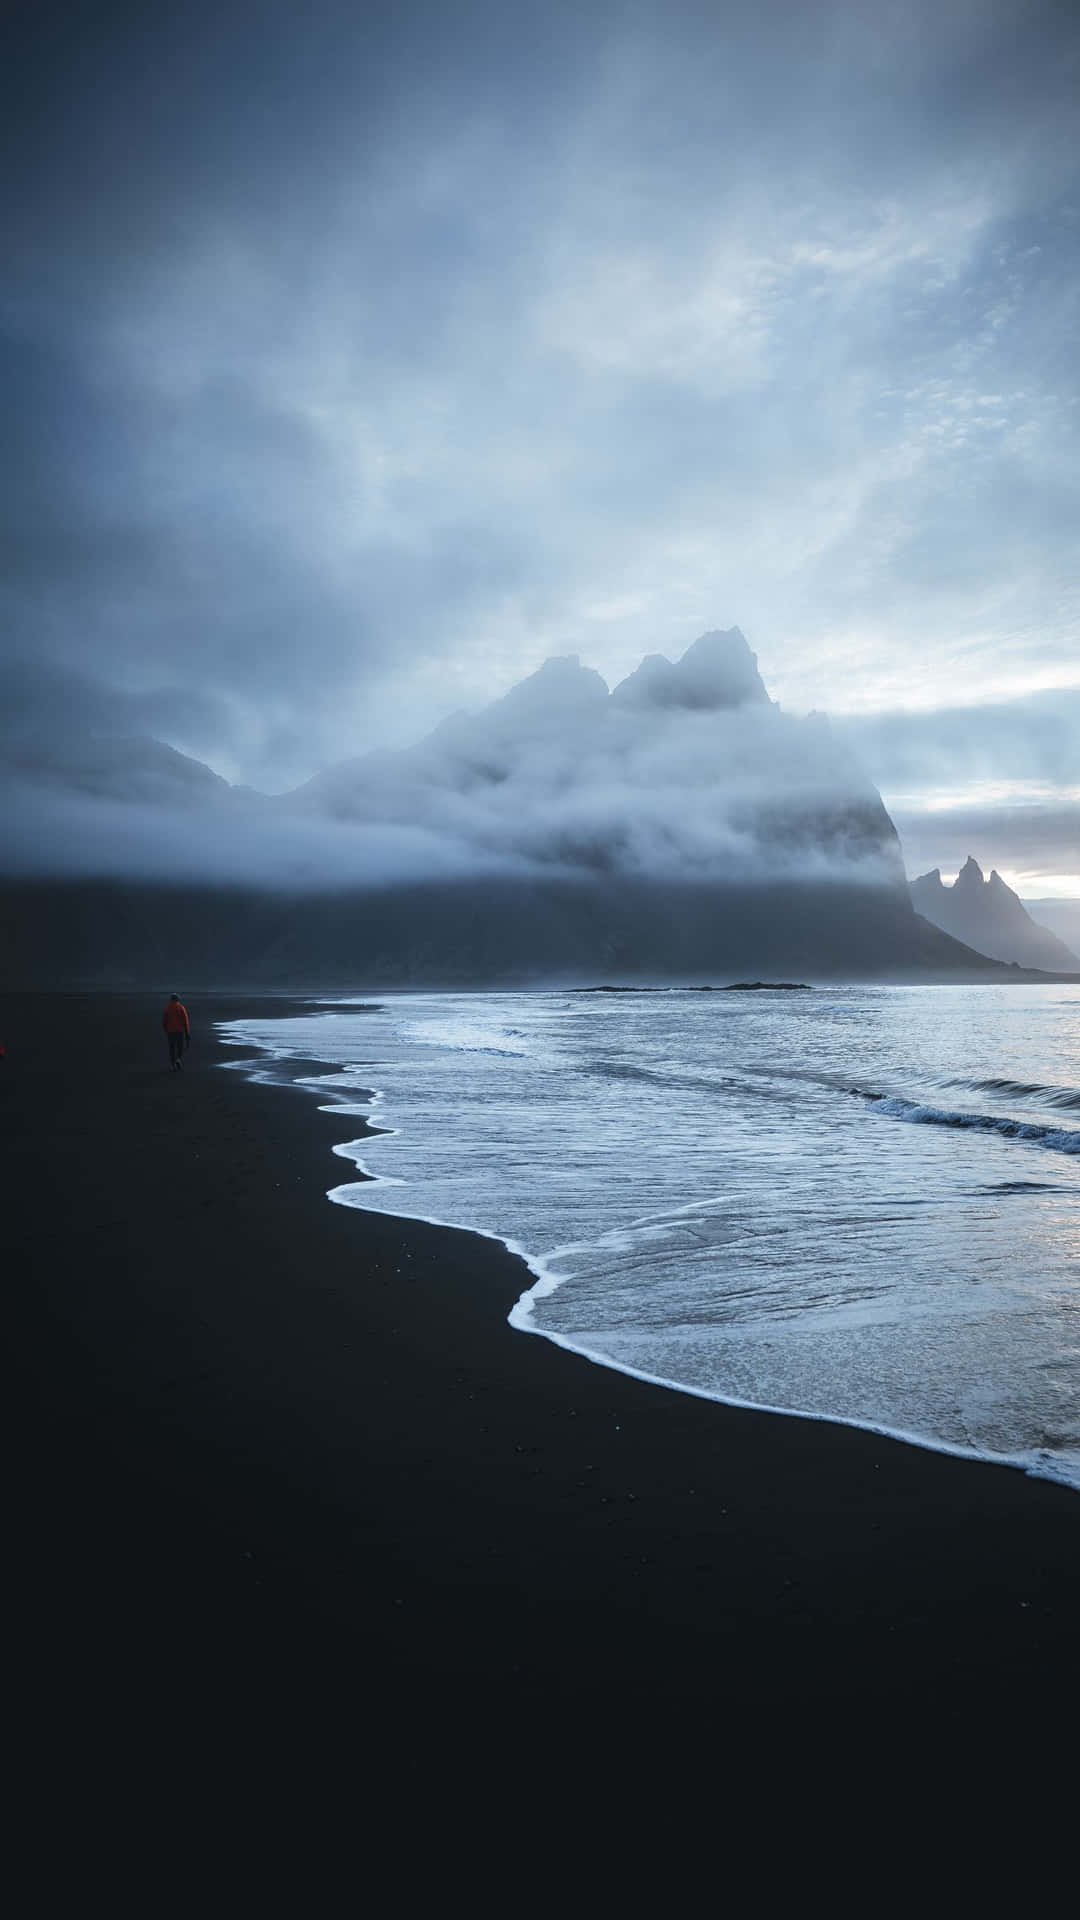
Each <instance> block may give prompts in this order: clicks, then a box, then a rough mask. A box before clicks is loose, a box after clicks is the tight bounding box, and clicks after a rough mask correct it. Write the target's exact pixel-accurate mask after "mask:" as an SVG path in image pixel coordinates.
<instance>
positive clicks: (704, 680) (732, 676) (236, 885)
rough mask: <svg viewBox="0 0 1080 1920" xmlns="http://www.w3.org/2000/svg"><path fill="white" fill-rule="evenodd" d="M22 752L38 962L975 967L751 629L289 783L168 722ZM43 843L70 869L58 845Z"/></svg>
mask: <svg viewBox="0 0 1080 1920" xmlns="http://www.w3.org/2000/svg"><path fill="white" fill-rule="evenodd" d="M18 756H19V757H18V758H17V760H13V759H12V757H11V756H10V755H9V757H8V765H7V771H6V773H4V774H3V775H2V777H3V778H4V779H5V781H6V782H7V783H8V797H9V798H10V799H11V801H12V803H13V804H12V808H11V809H9V811H10V812H11V814H12V817H15V816H17V829H18V827H22V828H23V829H24V830H25V834H26V836H30V835H32V834H36V835H37V836H38V843H39V846H40V848H41V852H40V854H39V861H38V864H39V869H40V868H42V867H43V868H44V874H45V875H46V876H47V877H38V874H37V872H36V871H35V868H34V866H33V863H32V861H31V860H27V859H24V860H23V861H22V864H21V867H19V868H17V869H16V871H18V872H19V873H20V874H21V878H20V879H19V880H18V881H17V882H15V883H13V884H12V885H11V886H9V887H8V888H6V890H5V891H6V909H7V910H6V912H5V915H4V919H3V923H2V925H0V967H2V969H3V972H4V974H5V975H6V977H7V979H8V980H18V981H21V982H26V981H32V982H35V983H36V984H40V985H56V984H65V983H72V984H74V983H79V984H94V983H97V984H103V985H105V984H108V985H124V984H130V983H139V982H142V981H144V980H152V981H156V982H159V983H160V984H161V985H164V986H166V987H172V986H174V985H177V984H181V985H182V984H186V985H187V986H189V987H194V986H197V985H200V984H202V985H210V984H219V985H243V984H251V985H259V986H285V987H288V986H302V987H316V986H324V985H325V986H330V985H332V986H347V987H351V986H356V985H359V984H364V985H370V986H372V987H378V986H381V985H386V986H407V985H431V986H439V985H446V986H484V985H491V984H507V985H509V984H521V983H527V982H539V981H545V980H552V981H556V980H557V981H566V982H575V983H589V982H591V981H596V980H598V979H600V980H622V981H648V980H684V981H688V982H695V981H696V982H699V983H703V982H707V981H712V982H716V983H720V982H723V981H724V980H725V979H738V978H742V979H748V978H754V977H758V978H763V977H780V978H785V979H799V978H809V979H815V978H821V979H825V978H828V979H837V978H867V977H878V978H880V977H912V976H916V977H923V978H942V977H944V978H960V977H964V978H985V977H990V978H993V977H996V976H997V975H998V973H999V972H1000V968H999V966H998V963H997V962H996V961H995V960H992V959H987V958H986V957H985V956H984V955H983V954H982V953H980V952H977V951H974V950H973V949H972V947H971V946H970V945H965V944H960V943H958V941H957V940H956V939H954V938H951V937H950V936H949V934H948V933H946V932H943V931H941V930H940V929H939V928H938V927H937V926H936V925H932V924H930V922H929V920H928V919H926V918H923V917H921V916H920V914H919V913H917V912H916V911H915V910H914V908H913V905H912V900H911V897H910V896H909V892H908V887H907V882H906V878H905V874H904V868H903V861H902V857H901V851H900V845H899V841H898V839H897V835H896V830H895V828H894V826H893V823H892V821H891V819H890V818H889V815H888V812H887V811H886V808H885V806H884V804H883V802H882V800H881V796H880V794H879V793H878V792H877V790H876V789H875V788H874V786H873V785H872V783H871V782H870V781H869V780H868V779H867V777H866V775H865V774H864V773H863V772H862V770H861V769H860V768H859V767H858V766H857V764H856V763H855V762H854V761H853V760H852V759H851V758H850V756H849V755H848V753H847V752H846V750H845V749H844V748H843V747H842V746H841V745H840V744H839V743H838V742H837V740H836V738H835V736H834V735H833V733H832V731H831V729H830V727H829V725H828V722H827V721H826V720H825V719H824V718H823V717H822V716H814V715H811V716H810V717H808V718H799V717H796V716H792V715H789V714H786V713H784V712H783V711H782V710H781V708H780V707H779V706H778V705H777V704H776V703H775V702H773V701H772V700H771V699H770V698H769V695H768V692H767V690H766V687H765V685H764V682H763V680H762V678H761V675H760V673H759V671H758V664H757V659H756V656H755V655H754V653H753V652H752V651H751V649H750V647H749V645H748V643H747V641H746V638H745V636H744V635H743V634H742V633H741V632H740V631H739V629H738V628H737V627H733V628H729V629H727V630H726V631H714V632H710V633H706V634H703V635H702V636H701V637H700V639H698V640H696V641H695V642H694V643H693V645H692V646H690V647H689V648H687V650H686V651H685V652H684V654H683V655H682V657H681V658H680V659H679V660H677V661H671V660H668V659H666V658H665V657H664V656H663V655H660V654H651V655H649V656H647V658H646V659H645V660H643V661H642V662H641V664H640V666H639V667H638V668H637V669H636V670H635V672H633V673H631V674H630V675H628V676H627V678H626V679H625V680H623V681H622V682H621V683H620V684H619V685H618V686H616V687H615V689H614V691H612V692H609V690H608V687H607V685H606V683H605V682H604V680H603V679H602V677H601V676H600V675H599V674H598V673H595V672H594V671H593V670H592V669H591V668H588V667H585V666H583V665H582V664H581V662H580V660H579V658H578V657H577V656H576V655H574V654H568V655H561V656H557V657H555V658H553V659H550V660H548V661H546V662H545V663H544V665H543V666H542V667H540V668H539V669H538V670H537V672H535V673H533V674H531V675H529V676H528V678H527V679H525V680H523V681H521V682H520V683H519V684H518V685H517V686H515V687H513V688H511V689H510V691H509V692H508V693H506V694H504V695H503V696H502V697H501V698H500V699H497V700H495V701H493V702H492V703H491V704H490V705H489V706H487V707H485V708H483V709H482V710H481V711H480V712H478V713H474V714H457V715H454V716H451V717H450V718H448V719H447V720H445V721H444V722H443V723H442V724H441V725H440V726H438V727H436V728H435V730H434V731H433V732H432V733H431V734H429V735H428V736H427V737H426V738H425V739H423V740H420V741H419V742H417V743H416V744H415V745H414V746H411V747H406V748H401V749H392V750H391V749H379V750H376V751H374V752H370V753H367V754H363V755H361V756H359V757H358V758H356V759H353V760H347V761H343V762H340V763H338V764H337V765H335V766H332V767H328V768H327V769H325V770H324V771H323V772H322V773H320V774H317V775H316V776H315V777H314V778H313V779H312V780H309V781H307V782H305V783H304V785H303V786H301V787H298V788H296V789H294V790H293V791H292V792H289V793H285V794H280V795H277V796H273V797H270V796H266V795H260V794H255V793H252V792H250V791H248V790H242V789H239V788H235V787H230V786H229V785H228V784H227V783H225V782H223V781H221V780H220V779H219V778H218V776H216V775H214V774H213V773H212V772H211V771H210V769H208V768H205V767H203V766H202V765H201V763H200V762H197V761H193V760H188V759H187V758H186V757H185V756H183V755H178V754H174V752H173V750H172V749H171V748H169V747H166V746H164V745H162V744H161V743H160V742H153V741H151V742H147V741H146V740H138V739H135V738H134V737H132V736H127V737H122V736H121V737H115V738H113V737H110V739H109V741H108V744H107V745H106V746H103V745H102V741H101V739H100V738H99V737H98V736H97V735H96V734H93V733H91V732H90V730H87V733H86V737H85V738H82V737H79V738H76V737H75V736H74V735H73V734H71V733H70V732H69V733H68V734H67V735H65V737H64V739H63V740H62V741H57V742H55V743H54V745H53V749H48V748H45V747H43V746H42V745H41V743H40V742H37V743H36V744H33V745H32V746H31V747H30V748H28V746H27V741H26V738H25V737H24V738H23V739H22V741H21V744H20V745H19V748H18ZM46 857H47V858H48V860H49V861H51V863H52V864H51V865H45V864H44V862H45V860H46Z"/></svg>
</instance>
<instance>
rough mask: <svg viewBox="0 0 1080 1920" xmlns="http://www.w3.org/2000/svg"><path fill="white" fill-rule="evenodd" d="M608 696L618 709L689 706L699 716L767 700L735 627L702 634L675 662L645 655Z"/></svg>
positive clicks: (754, 661) (754, 663)
mask: <svg viewBox="0 0 1080 1920" xmlns="http://www.w3.org/2000/svg"><path fill="white" fill-rule="evenodd" d="M611 697H612V699H613V700H615V701H617V702H618V704H619V705H620V706H632V707H687V708H690V709H692V710H697V711H700V712H703V713H713V712H717V711H719V710H721V709H723V708H731V707H742V706H746V705H747V704H750V703H753V704H755V705H758V706H760V705H762V704H768V702H769V696H768V693H767V692H766V690H765V683H764V681H763V680H762V678H761V675H760V673H759V672H758V664H757V655H756V654H755V653H752V652H751V650H750V647H749V644H748V642H747V640H746V636H745V635H744V634H743V633H741V632H740V631H739V628H738V627H729V628H728V629H727V631H726V632H721V631H720V630H719V629H714V630H713V631H712V632H711V633H703V634H702V635H701V636H700V638H699V639H697V640H695V641H694V643H693V645H692V646H689V647H687V649H686V652H685V653H684V654H683V656H682V658H681V659H680V660H679V661H677V662H676V663H674V664H673V663H672V661H670V660H669V659H668V658H667V656H666V654H663V653H649V654H646V656H645V658H644V660H643V661H642V662H641V665H640V666H639V667H637V668H636V669H635V671H634V672H633V673H631V674H629V675H628V676H627V678H626V679H625V680H622V681H620V683H619V685H618V686H617V687H616V688H615V691H614V693H613V694H612V696H611Z"/></svg>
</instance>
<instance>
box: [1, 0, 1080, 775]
mask: <svg viewBox="0 0 1080 1920" xmlns="http://www.w3.org/2000/svg"><path fill="white" fill-rule="evenodd" d="M21 20H22V26H21V37H22V58H21V60H19V59H11V60H9V62H8V68H7V71H8V76H9V79H8V86H9V98H8V101H7V111H6V113H5V115H4V116H3V139H4V142H5V158H6V165H5V167H4V178H5V180H6V182H7V185H6V188H5V190H4V192H5V200H4V213H5V233H6V246H5V252H6V265H7V269H8V271H7V276H6V292H5V295H4V298H3V301H2V303H0V322H2V325H3V329H4V335H5V338H6V341H7V347H8V353H7V360H6V366H7V372H6V376H5V383H4V387H3V393H2V397H3V400H4V403H5V413H6V414H7V416H8V418H9V419H10V420H11V422H12V432H13V434H14V436H15V437H16V439H17V448H16V458H15V459H14V460H13V462H12V463H11V468H10V471H9V476H8V479H7V482H6V483H5V490H4V494H3V498H2V500H0V506H2V508H3V521H4V532H3V535H2V541H3V546H2V554H3V560H4V607H3V612H4V621H5V630H6V632H7V634H8V636H9V638H8V640H7V641H6V642H5V644H6V645H7V646H9V647H10V649H11V652H12V655H13V657H14V658H15V660H16V661H17V663H22V664H19V665H17V668H16V670H15V680H14V681H13V682H12V686H11V690H10V692H9V695H8V698H9V699H10V700H11V701H12V702H13V703H14V701H15V699H16V693H17V689H18V688H19V687H21V693H18V699H19V701H20V702H21V707H20V711H24V710H25V709H26V706H27V703H28V702H29V703H31V704H32V703H33V700H37V699H39V696H40V699H39V706H40V711H41V715H42V723H43V724H47V721H48V716H49V711H50V701H52V702H54V703H55V708H54V710H55V712H56V714H57V715H58V716H59V715H60V713H61V712H62V713H64V714H68V713H74V714H75V715H76V716H79V715H80V714H81V716H82V717H83V718H84V719H85V720H86V721H87V723H88V724H89V723H90V721H91V719H92V717H93V726H94V727H95V728H97V729H98V730H99V731H104V732H106V733H111V732H115V731H117V730H123V729H124V728H127V729H129V730H131V731H134V732H139V733H142V732H152V733H156V734H157V735H158V736H159V737H160V738H162V739H164V740H167V741H169V742H171V743H172V744H173V745H176V746H180V747H182V748H184V749H185V750H187V751H189V752H191V753H194V754H197V755H200V756H203V757H205V758H207V759H209V760H211V761H212V762H213V763H214V764H215V765H216V766H219V767H221V768H222V769H223V770H225V771H227V772H228V773H230V775H233V776H234V777H238V778H242V779H247V780H251V781H253V782H254V783H256V784H260V785H265V786H267V787H268V788H276V787H281V786H284V785H286V784H288V783H289V782H290V781H293V780H296V779H298V778H300V777H302V776H304V775H306V774H308V773H310V772H311V771H313V770H314V769H315V768H316V767H317V766H318V765H319V764H321V763H322V762H324V761H326V760H328V759H332V758H334V757H337V756H338V755H341V754H344V753H346V752H347V751H349V750H350V749H355V748H359V747H364V746H367V745H370V744H373V743H374V742H375V741H377V740H378V739H380V738H381V737H383V736H384V735H389V736H390V737H391V738H394V739H399V740H405V739H408V738H409V737H411V736H415V735H417V734H419V733H421V732H423V731H424V729H425V727H426V726H427V725H428V724H429V723H430V722H431V721H432V720H434V719H435V718H437V717H438V715H439V714H440V713H441V712H445V711H446V710H448V709H449V708H451V707H455V706H458V705H461V704H463V703H466V702H470V703H476V704H479V703H480V702H481V701H482V700H483V699H484V698H486V697H490V695H491V694H492V693H495V692H499V691H501V690H502V689H503V688H505V687H506V686H507V685H508V684H510V682H512V681H513V680H515V679H518V678H519V677H520V676H521V674H522V673H523V672H525V671H527V670H528V669H529V668H530V667H532V666H534V665H536V664H537V662H538V660H539V659H540V658H541V657H542V656H543V655H544V654H545V653H548V652H559V651H563V650H565V647H566V646H567V645H570V646H574V647H578V646H580V649H581V651H582V653H583V654H584V655H585V656H586V657H588V658H589V659H592V660H595V661H596V663H597V664H598V665H599V666H601V667H602V668H604V669H605V670H606V671H608V672H609V673H610V674H611V677H613V678H617V677H618V676H619V674H620V673H621V672H623V671H626V670H627V669H628V668H629V667H630V666H632V665H633V664H634V662H635V660H636V659H637V658H638V657H639V656H640V654H641V653H643V652H645V651H647V650H650V649H651V648H655V647H657V646H661V647H664V648H665V650H675V651H677V650H678V649H679V646H680V645H682V644H685V642H686V641H687V640H689V639H690V638H692V637H693V634H694V633H695V632H699V631H700V630H701V628H702V627H703V626H707V625H710V624H713V623H715V621H716V620H721V621H724V622H726V621H727V620H729V619H739V620H740V621H741V622H742V624H743V625H744V626H745V628H746V629H747V631H748V632H750V633H751V634H752V636H753V638H754V640H755V642H756V644H758V646H759V647H760V648H761V651H762V654H763V660H764V661H765V663H766V665H767V668H768V673H769V678H770V683H771V685H772V686H773V688H774V690H775V691H778V692H780V693H781V694H782V695H783V697H784V699H785V701H786V702H788V703H790V704H794V705H803V706H810V705H822V706H843V705H844V704H846V703H848V696H849V695H851V696H852V703H853V704H856V705H862V706H867V705H880V704H882V703H883V702H884V701H885V700H887V699H890V698H892V697H895V696H897V695H899V694H900V693H901V692H902V691H903V690H905V689H906V688H907V687H908V686H909V685H910V683H911V679H912V676H913V674H919V675H921V676H922V679H923V681H924V687H923V691H924V693H925V695H926V698H925V699H924V704H933V701H934V699H937V700H938V702H939V703H940V704H942V705H944V704H946V702H947V700H948V699H955V698H956V675H957V671H958V669H959V670H960V671H964V670H965V668H966V667H970V669H971V672H972V677H973V679H977V681H978V687H977V688H975V687H973V688H972V698H973V699H974V698H976V697H981V696H982V695H983V694H985V695H987V697H989V698H991V699H993V697H994V690H995V688H1001V687H1003V686H1005V685H1006V684H1007V685H1008V686H1010V687H1015V686H1016V685H1017V684H1019V683H1020V682H1021V681H1022V679H1023V674H1024V672H1025V671H1027V670H1036V669H1038V670H1039V671H1040V672H1041V673H1042V675H1043V680H1044V682H1045V681H1046V679H1047V676H1050V677H1051V678H1052V677H1053V670H1054V667H1055V666H1056V665H1057V664H1059V663H1061V662H1062V661H1063V660H1065V659H1067V658H1068V651H1067V650H1068V645H1069V638H1068V637H1069V635H1070V633H1072V632H1073V629H1074V622H1075V570H1074V568H1075V563H1074V561H1073V560H1072V559H1071V558H1070V553H1071V538H1070V530H1071V526H1072V524H1073V521H1074V516H1075V515H1076V513H1077V512H1080V501H1078V498H1077V482H1076V467H1075V459H1074V456H1073V454H1072V452H1071V446H1072V432H1073V426H1072V423H1073V421H1074V420H1075V413H1070V411H1069V408H1070V405H1071V404H1072V403H1073V400H1074V398H1075V393H1076V384H1075V368H1074V366H1073V364H1072V359H1071V351H1070V343H1072V342H1073V340H1074V334H1075V312H1076V309H1075V302H1076V288H1077V250H1078V244H1080V190H1078V189H1077V187H1076V184H1075V127H1074V111H1075V97H1076V84H1077V66H1076V49H1077V44H1078V41H1077V31H1076V23H1075V18H1074V16H1073V15H1072V13H1071V11H1070V10H1069V9H1067V8H1064V7H1057V6H1054V5H1045V6H1041V7H1034V8H1032V7H1031V6H1021V5H1019V4H1005V3H1004V0H999V3H998V4H986V0H979V3H978V4H976V0H946V4H944V5H936V6H930V5H928V4H923V5H915V6H912V7H910V8H906V9H892V8H890V9H887V10H886V9H879V8H874V7H869V8H868V7H865V6H863V5H856V4H837V5H832V6H825V7H822V8H806V7H803V6H801V5H795V4H791V5H780V4H773V5H768V6H766V7H765V8H763V9H758V10H757V11H756V12H753V13H748V12H747V10H746V9H744V8H736V7H734V6H731V7H727V6H715V5H693V4H681V5H678V4H677V5H669V6H665V7H664V8H660V7H658V6H652V5H644V6H643V5H634V6H623V5H597V6H590V7H587V8H584V9H583V8H580V7H571V6H569V5H566V6H560V5H554V6H548V7H545V8H543V9H538V10H534V11H532V12H530V11H528V10H522V9H513V8H508V7H506V6H495V5H477V4H467V5H465V6H463V7H458V8H453V9H451V8H448V7H446V6H445V5H442V4H435V0H432V3H431V4H428V5H424V4H418V0H409V4H407V5H405V6H403V7H398V8H390V7H382V6H373V7H363V6H359V7H358V6H356V5H344V4H342V5H328V4H326V3H325V0H315V4H313V5H312V6H310V7H306V8H304V9H303V10H300V9H297V8H295V7H294V6H292V5H286V4H270V3H264V4H254V3H253V4H250V5H237V4H235V0H234V3H233V4H225V5H223V6H218V7H209V6H201V5H197V6H194V7H188V8H185V9H183V10H174V11H172V12H161V11H158V12H154V11H152V10H150V9H147V8H145V7H141V6H130V7H126V8H125V7H111V8H107V9H105V10H104V11H103V10H102V9H101V8H90V7H79V6H72V5H66V6H64V7H56V8H50V7H49V6H47V5H46V6H43V7H39V8H37V9H34V10H30V9H29V8H27V9H24V11H23V14H22V16H21ZM972 648H975V649H976V652H975V653H974V654H972V653H971V652H970V651H969V650H970V649H972ZM605 649H606V651H605ZM27 662H34V663H36V664H37V665H38V666H41V667H43V668H46V667H47V668H49V669H51V670H53V671H54V673H55V675H56V676H57V677H56V679H55V680H54V682H53V683H52V692H49V690H48V688H47V687H44V683H41V685H39V686H38V688H37V693H34V690H33V687H32V686H31V684H30V681H29V680H27V678H26V665H25V663H27ZM20 676H21V678H20ZM935 676H936V678H935ZM939 683H940V684H939ZM43 687H44V691H43V690H42V689H43ZM875 689H876V690H877V692H876V694H875ZM94 716H96V717H94ZM35 724H36V723H35ZM1003 724H1004V723H1003ZM1023 724H1026V722H1024V723H1023ZM1005 730H1006V732H1007V726H1006V728H1005ZM895 745H896V743H894V746H895ZM896 750H897V751H899V747H898V746H896ZM933 752H935V753H936V748H934V749H933ZM932 757H933V754H931V758H932ZM878 778H879V780H883V778H884V777H883V776H882V775H880V774H879V775H878Z"/></svg>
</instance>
